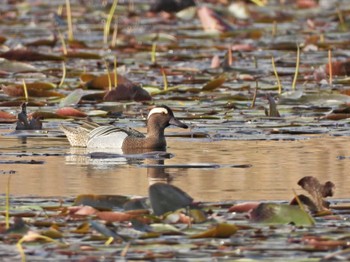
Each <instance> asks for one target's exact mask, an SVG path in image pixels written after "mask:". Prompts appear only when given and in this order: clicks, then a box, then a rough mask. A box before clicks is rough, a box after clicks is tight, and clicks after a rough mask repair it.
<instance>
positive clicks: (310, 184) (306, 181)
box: [298, 176, 335, 211]
mask: <svg viewBox="0 0 350 262" xmlns="http://www.w3.org/2000/svg"><path fill="white" fill-rule="evenodd" d="M298 185H299V186H301V187H302V188H303V189H304V190H306V191H307V192H308V193H309V194H310V196H311V200H312V202H313V203H314V204H315V206H316V207H317V211H323V210H327V209H328V206H329V205H328V203H327V202H326V201H324V200H323V198H324V197H331V196H333V194H334V188H335V185H334V184H333V183H332V182H331V181H327V182H326V183H325V184H321V183H320V182H319V181H318V179H317V178H316V177H313V176H305V177H303V178H302V179H300V180H299V181H298Z"/></svg>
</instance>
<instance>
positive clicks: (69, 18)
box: [66, 0, 74, 41]
mask: <svg viewBox="0 0 350 262" xmlns="http://www.w3.org/2000/svg"><path fill="white" fill-rule="evenodd" d="M66 10H67V24H68V41H73V40H74V35H73V24H72V11H71V9H70V0H66Z"/></svg>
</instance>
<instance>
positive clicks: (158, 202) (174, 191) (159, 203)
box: [149, 183, 193, 216]
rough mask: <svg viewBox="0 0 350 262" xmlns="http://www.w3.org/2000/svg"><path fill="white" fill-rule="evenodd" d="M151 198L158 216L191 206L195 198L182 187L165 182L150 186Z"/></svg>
mask: <svg viewBox="0 0 350 262" xmlns="http://www.w3.org/2000/svg"><path fill="white" fill-rule="evenodd" d="M149 198H150V201H151V206H152V209H153V212H154V214H156V215H157V216H159V215H162V214H164V213H166V212H172V211H175V210H177V209H180V208H184V207H187V206H189V205H190V204H191V203H192V201H193V199H192V197H190V196H189V195H187V194H186V193H185V192H184V191H182V190H181V189H180V188H178V187H175V186H173V185H168V184H164V183H155V184H153V185H151V186H150V187H149Z"/></svg>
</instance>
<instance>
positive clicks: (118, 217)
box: [96, 211, 138, 222]
mask: <svg viewBox="0 0 350 262" xmlns="http://www.w3.org/2000/svg"><path fill="white" fill-rule="evenodd" d="M96 216H97V217H98V218H99V219H101V220H104V221H108V222H124V221H130V220H131V219H133V218H135V217H137V216H138V215H132V214H130V213H129V214H128V213H123V212H111V211H101V212H98V213H97V214H96Z"/></svg>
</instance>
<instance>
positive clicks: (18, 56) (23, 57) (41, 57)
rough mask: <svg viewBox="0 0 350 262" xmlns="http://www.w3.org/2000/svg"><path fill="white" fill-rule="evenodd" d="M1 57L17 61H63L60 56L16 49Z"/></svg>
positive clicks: (0, 55)
mask: <svg viewBox="0 0 350 262" xmlns="http://www.w3.org/2000/svg"><path fill="white" fill-rule="evenodd" d="M0 57H2V58H6V59H8V60H16V61H62V60H63V58H62V57H60V56H54V55H48V54H41V53H37V52H34V51H31V50H28V49H15V50H10V51H7V52H5V53H2V54H0Z"/></svg>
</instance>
